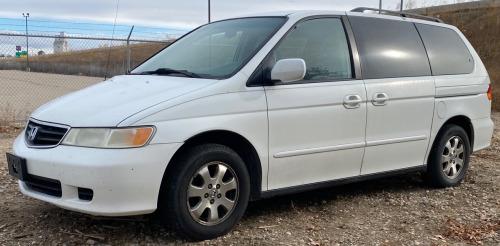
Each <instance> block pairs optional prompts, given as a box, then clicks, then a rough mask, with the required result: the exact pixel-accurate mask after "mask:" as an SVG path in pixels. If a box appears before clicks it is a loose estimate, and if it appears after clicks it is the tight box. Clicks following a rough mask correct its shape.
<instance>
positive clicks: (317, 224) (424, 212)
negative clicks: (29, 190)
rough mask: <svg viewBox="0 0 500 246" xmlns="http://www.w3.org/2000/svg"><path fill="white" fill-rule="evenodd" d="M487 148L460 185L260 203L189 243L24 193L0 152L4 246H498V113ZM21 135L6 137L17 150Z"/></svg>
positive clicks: (364, 186)
mask: <svg viewBox="0 0 500 246" xmlns="http://www.w3.org/2000/svg"><path fill="white" fill-rule="evenodd" d="M493 119H494V121H495V126H497V128H496V129H495V133H494V139H493V140H492V145H491V147H489V148H487V149H485V150H482V151H479V152H476V153H474V154H473V157H472V158H471V165H470V167H469V172H468V174H467V176H466V178H465V180H464V182H463V183H462V185H460V186H458V187H455V188H447V189H432V188H429V187H428V186H426V185H425V184H424V183H423V182H422V180H421V175H420V174H418V173H414V174H407V175H401V176H396V177H392V178H384V179H379V180H373V181H367V182H362V183H357V184H351V185H343V186H337V187H333V188H330V189H322V190H317V191H312V192H306V193H300V194H295V195H289V196H283V197H277V198H271V199H266V200H260V201H256V202H252V203H250V204H249V206H248V209H247V212H246V214H245V216H244V217H243V219H242V221H241V222H240V223H239V224H238V226H237V227H236V228H235V229H234V230H233V231H231V232H230V233H229V234H228V235H226V236H223V237H220V238H217V239H214V240H207V241H202V242H191V241H189V240H187V239H185V238H181V237H179V236H177V235H176V234H175V233H173V232H172V231H170V230H168V229H165V227H164V226H163V225H162V224H161V223H159V222H158V221H157V220H156V219H155V216H154V214H153V215H147V216H139V217H123V218H103V217H93V216H89V215H84V214H80V213H76V212H70V211H67V210H64V209H61V208H58V207H55V206H53V205H50V204H48V203H45V202H41V201H38V200H35V199H31V198H28V197H26V196H24V195H22V194H21V193H20V192H19V189H18V187H17V182H16V181H15V180H14V179H13V178H11V177H10V176H9V175H8V170H7V164H6V160H5V155H4V154H1V155H0V245H176V244H181V243H186V244H192V245H245V244H252V245H277V244H282V245H468V244H473V245H474V244H475V245H500V196H498V191H499V190H500V167H499V160H500V155H499V151H500V129H499V128H498V126H500V113H495V114H494V115H493ZM19 131H20V130H10V131H8V132H4V133H0V152H1V153H3V152H7V151H11V145H12V141H13V139H14V138H15V136H16V135H17V134H19Z"/></svg>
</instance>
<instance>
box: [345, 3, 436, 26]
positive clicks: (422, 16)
mask: <svg viewBox="0 0 500 246" xmlns="http://www.w3.org/2000/svg"><path fill="white" fill-rule="evenodd" d="M366 10H372V11H379V13H389V14H395V15H399V16H401V17H418V18H422V19H427V20H432V21H435V22H439V23H444V22H443V21H442V20H441V19H439V18H435V17H430V16H425V15H419V14H412V13H407V12H399V11H393V10H386V9H376V8H365V7H359V8H355V9H353V10H351V12H361V13H363V12H365V11H366Z"/></svg>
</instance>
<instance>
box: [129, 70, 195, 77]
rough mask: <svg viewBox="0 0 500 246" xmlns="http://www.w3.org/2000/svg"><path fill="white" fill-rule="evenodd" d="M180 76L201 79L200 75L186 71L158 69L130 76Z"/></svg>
mask: <svg viewBox="0 0 500 246" xmlns="http://www.w3.org/2000/svg"><path fill="white" fill-rule="evenodd" d="M175 73H176V74H182V75H184V76H186V77H189V78H201V76H200V75H198V74H196V73H192V72H189V71H187V70H176V69H172V68H158V69H156V70H154V71H144V72H140V73H131V74H140V75H150V74H158V75H169V74H175Z"/></svg>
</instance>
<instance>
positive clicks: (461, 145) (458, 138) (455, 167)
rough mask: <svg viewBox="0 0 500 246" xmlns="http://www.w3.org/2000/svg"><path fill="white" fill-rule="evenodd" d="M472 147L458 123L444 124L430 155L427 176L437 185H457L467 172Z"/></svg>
mask: <svg viewBox="0 0 500 246" xmlns="http://www.w3.org/2000/svg"><path fill="white" fill-rule="evenodd" d="M470 154H471V148H470V143H469V137H468V136H467V133H466V132H465V131H464V129H463V128H461V127H459V126H457V125H447V126H444V128H443V129H442V131H441V132H440V133H439V134H438V135H437V136H436V142H435V143H434V146H433V147H432V149H431V153H430V155H429V163H428V164H427V177H428V179H429V181H430V183H431V184H432V185H433V186H436V187H449V186H457V185H459V184H460V182H461V181H462V179H463V178H464V176H465V173H466V172H467V168H468V167H469V159H470Z"/></svg>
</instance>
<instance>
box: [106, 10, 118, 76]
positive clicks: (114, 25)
mask: <svg viewBox="0 0 500 246" xmlns="http://www.w3.org/2000/svg"><path fill="white" fill-rule="evenodd" d="M119 5H120V0H117V1H116V13H115V24H113V33H112V34H111V39H113V38H114V37H115V27H116V19H117V18H118V6H119ZM112 42H113V40H109V49H108V60H107V61H106V72H105V73H104V80H106V79H107V78H108V68H109V58H110V57H111V46H112V45H111V44H112Z"/></svg>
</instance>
